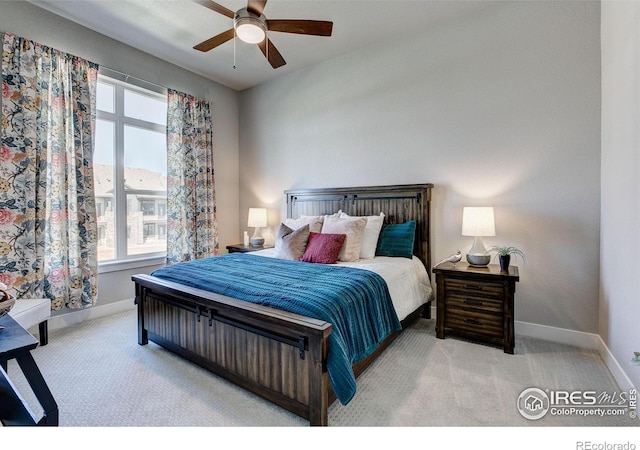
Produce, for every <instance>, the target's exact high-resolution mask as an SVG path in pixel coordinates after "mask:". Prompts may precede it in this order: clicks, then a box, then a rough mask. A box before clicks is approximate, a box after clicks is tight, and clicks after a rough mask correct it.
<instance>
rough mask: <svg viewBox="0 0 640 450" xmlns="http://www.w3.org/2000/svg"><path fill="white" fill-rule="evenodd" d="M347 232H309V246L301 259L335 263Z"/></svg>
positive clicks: (311, 261) (312, 261)
mask: <svg viewBox="0 0 640 450" xmlns="http://www.w3.org/2000/svg"><path fill="white" fill-rule="evenodd" d="M346 237H347V235H346V234H331V233H315V232H313V231H312V232H311V233H309V242H308V243H307V248H306V250H305V251H304V254H303V255H302V258H300V261H304V262H310V263H320V264H335V263H336V262H337V261H338V256H340V249H341V248H342V244H344V241H345V239H346Z"/></svg>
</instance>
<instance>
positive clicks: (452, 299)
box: [446, 292, 504, 314]
mask: <svg viewBox="0 0 640 450" xmlns="http://www.w3.org/2000/svg"><path fill="white" fill-rule="evenodd" d="M446 302H447V305H448V306H450V307H452V308H457V309H463V310H473V311H478V310H479V311H483V312H488V313H494V314H502V312H503V311H504V303H503V301H502V300H498V299H493V298H486V297H477V296H475V295H465V294H464V293H460V292H455V293H451V294H447V299H446Z"/></svg>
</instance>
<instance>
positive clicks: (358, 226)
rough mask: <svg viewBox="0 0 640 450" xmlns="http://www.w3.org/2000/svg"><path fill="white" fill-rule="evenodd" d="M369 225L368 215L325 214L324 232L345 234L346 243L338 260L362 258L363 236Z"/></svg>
mask: <svg viewBox="0 0 640 450" xmlns="http://www.w3.org/2000/svg"><path fill="white" fill-rule="evenodd" d="M366 226H367V218H366V217H344V218H341V217H339V216H336V215H333V216H325V218H324V223H323V224H322V232H323V233H330V234H345V235H346V238H345V240H344V244H343V245H342V248H341V249H340V255H339V256H338V260H340V261H345V262H351V261H357V260H358V259H360V249H361V248H362V236H363V235H364V228H365V227H366Z"/></svg>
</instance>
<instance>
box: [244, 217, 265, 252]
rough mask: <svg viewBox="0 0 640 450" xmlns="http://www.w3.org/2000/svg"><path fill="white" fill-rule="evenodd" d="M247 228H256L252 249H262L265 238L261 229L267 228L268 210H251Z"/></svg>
mask: <svg viewBox="0 0 640 450" xmlns="http://www.w3.org/2000/svg"><path fill="white" fill-rule="evenodd" d="M247 226H249V227H255V228H256V229H255V231H254V232H253V236H251V239H250V241H249V242H250V243H251V246H252V247H260V246H261V245H264V238H263V237H262V233H261V232H260V228H262V227H266V226H267V209H266V208H249V220H248V221H247Z"/></svg>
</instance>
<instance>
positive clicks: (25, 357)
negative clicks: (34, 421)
mask: <svg viewBox="0 0 640 450" xmlns="http://www.w3.org/2000/svg"><path fill="white" fill-rule="evenodd" d="M16 361H17V362H18V365H19V366H20V369H21V370H22V373H23V374H24V377H25V378H26V380H27V381H28V382H29V386H31V389H32V390H33V393H34V394H35V396H36V398H37V399H38V402H40V406H42V409H43V410H44V416H43V417H42V419H40V422H39V423H38V424H39V425H51V426H58V404H57V403H56V401H55V399H54V398H53V395H52V394H51V391H50V390H49V386H47V383H46V382H45V381H44V378H43V377H42V373H40V369H38V366H37V365H36V362H35V361H34V359H33V356H31V352H24V353H23V354H21V355H20V356H17V357H16Z"/></svg>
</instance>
